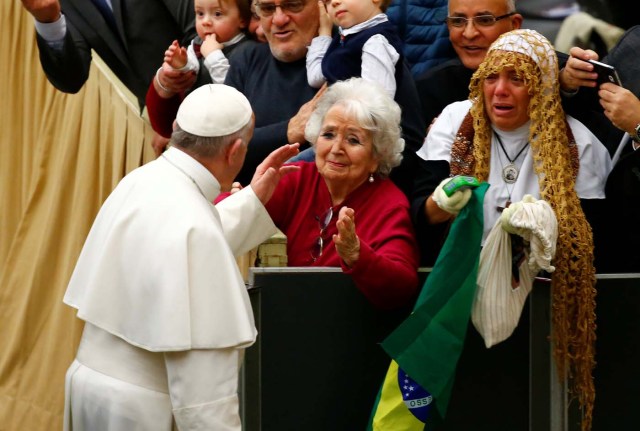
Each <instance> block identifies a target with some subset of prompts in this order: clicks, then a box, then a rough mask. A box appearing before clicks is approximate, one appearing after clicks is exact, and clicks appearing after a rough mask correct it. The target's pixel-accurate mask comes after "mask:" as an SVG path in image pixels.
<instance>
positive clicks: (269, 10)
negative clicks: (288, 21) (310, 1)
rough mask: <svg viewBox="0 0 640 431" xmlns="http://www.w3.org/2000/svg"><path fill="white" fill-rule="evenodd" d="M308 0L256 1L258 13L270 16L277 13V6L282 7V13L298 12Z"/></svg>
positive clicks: (265, 16) (266, 16)
mask: <svg viewBox="0 0 640 431" xmlns="http://www.w3.org/2000/svg"><path fill="white" fill-rule="evenodd" d="M306 4H307V2H306V1H303V0H289V1H283V2H280V3H273V2H255V4H254V6H255V8H256V13H257V14H258V15H259V16H261V17H262V18H268V17H270V16H271V15H273V14H274V13H276V8H280V10H281V11H282V13H287V12H289V13H298V12H301V11H302V9H304V7H305V5H306Z"/></svg>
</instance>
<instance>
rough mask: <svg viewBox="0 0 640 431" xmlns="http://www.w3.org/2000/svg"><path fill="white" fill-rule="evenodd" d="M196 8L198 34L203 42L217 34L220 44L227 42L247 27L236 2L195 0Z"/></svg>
mask: <svg viewBox="0 0 640 431" xmlns="http://www.w3.org/2000/svg"><path fill="white" fill-rule="evenodd" d="M194 6H195V10H196V32H197V33H198V36H200V38H201V39H202V40H205V39H206V37H207V36H209V35H210V34H215V35H216V40H217V41H218V42H220V43H222V42H227V41H229V40H231V39H232V38H233V37H234V36H236V35H237V34H239V33H240V32H241V31H242V29H243V28H246V26H247V23H246V22H245V21H244V19H242V17H241V16H240V10H239V9H238V6H237V5H236V2H235V1H234V0H226V1H221V0H195V2H194Z"/></svg>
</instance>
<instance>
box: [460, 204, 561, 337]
mask: <svg viewBox="0 0 640 431" xmlns="http://www.w3.org/2000/svg"><path fill="white" fill-rule="evenodd" d="M509 233H515V234H517V235H519V236H521V237H522V238H523V239H524V240H525V251H524V255H525V259H527V260H528V265H526V266H525V265H520V268H519V275H520V284H519V286H518V287H516V288H513V287H512V285H511V280H512V272H511V258H512V256H511V238H510V237H509ZM557 237H558V226H557V221H556V218H555V214H554V212H553V210H552V209H551V207H550V206H549V204H547V203H546V202H545V201H542V200H535V199H534V198H533V197H532V196H530V195H526V196H525V197H524V198H523V200H522V201H521V202H517V203H514V204H512V205H511V206H509V208H507V209H505V210H504V211H503V213H502V216H501V218H500V219H499V220H498V222H496V224H495V225H494V227H493V229H492V230H491V232H490V233H489V236H488V237H487V241H486V243H485V245H484V247H483V249H482V251H481V253H480V264H479V268H478V280H477V284H478V288H477V289H476V297H475V300H474V303H473V307H472V310H471V321H472V322H473V325H474V326H475V328H476V329H477V330H478V332H479V333H480V335H482V338H483V339H484V342H485V346H487V348H489V347H491V346H493V345H495V344H498V343H499V342H501V341H504V340H506V339H507V338H508V337H509V336H510V335H511V334H512V333H513V331H514V329H515V328H516V326H518V321H519V320H520V315H521V314H522V308H523V306H524V303H525V301H526V300H527V295H529V292H531V285H532V282H533V277H534V276H535V274H537V273H538V272H539V271H540V270H541V269H544V270H546V271H549V272H552V271H553V270H554V269H555V268H554V267H553V266H551V259H553V256H554V255H555V249H556V240H557Z"/></svg>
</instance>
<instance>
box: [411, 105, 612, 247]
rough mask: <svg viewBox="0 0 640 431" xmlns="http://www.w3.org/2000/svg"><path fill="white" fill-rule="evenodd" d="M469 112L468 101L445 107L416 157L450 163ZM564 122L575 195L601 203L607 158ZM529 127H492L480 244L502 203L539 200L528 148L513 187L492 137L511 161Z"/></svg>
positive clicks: (581, 129)
mask: <svg viewBox="0 0 640 431" xmlns="http://www.w3.org/2000/svg"><path fill="white" fill-rule="evenodd" d="M470 108H471V101H469V100H465V101H462V102H454V103H452V104H450V105H449V106H447V107H446V108H445V109H444V110H443V111H442V113H441V114H440V116H439V117H438V118H437V120H436V121H435V123H434V124H433V125H432V126H431V130H430V131H429V134H428V135H427V137H426V139H425V141H424V144H423V145H422V147H421V148H420V149H419V150H418V152H417V154H418V156H419V157H421V158H422V159H424V160H445V161H447V162H449V161H450V159H451V147H452V145H453V142H454V139H455V136H456V133H457V132H458V130H459V129H460V125H461V124H462V121H463V120H464V117H465V116H466V115H467V113H468V112H469V109H470ZM567 121H568V123H569V127H571V131H572V132H573V136H574V138H575V140H576V144H577V146H578V154H579V156H580V169H579V171H578V177H577V178H576V192H577V194H578V197H580V198H582V199H603V198H604V197H605V195H604V187H605V183H606V180H607V176H608V175H609V172H610V171H611V158H610V156H609V153H608V151H607V149H606V148H605V146H604V145H603V144H602V143H601V142H600V141H599V140H598V138H596V137H595V135H594V134H593V133H591V132H590V131H589V129H587V128H586V127H585V126H584V125H583V124H582V123H580V122H579V121H578V120H576V119H575V118H573V117H570V116H567ZM529 125H530V123H526V124H525V125H523V126H521V127H519V128H518V129H516V130H512V131H504V130H500V129H497V128H496V127H495V126H494V127H493V131H494V135H493V139H492V141H491V164H490V168H489V169H490V171H489V180H488V183H489V185H490V187H489V189H488V190H487V193H486V195H485V198H484V234H483V237H482V242H483V244H484V241H485V239H486V237H487V235H488V234H489V231H490V230H491V228H492V227H493V225H494V224H495V223H496V221H497V220H498V218H499V217H500V212H499V211H498V207H499V206H500V207H504V206H505V204H506V202H507V201H508V200H510V201H511V202H517V201H520V200H522V197H523V196H524V195H525V194H530V195H532V196H534V197H536V198H538V199H539V198H540V189H539V187H538V177H537V175H536V174H535V172H534V170H533V155H532V153H531V146H527V148H525V149H524V151H523V152H522V153H521V154H520V155H519V156H518V157H517V159H516V160H514V164H515V165H516V167H517V168H518V169H519V171H520V172H519V175H518V178H517V180H516V182H515V183H513V184H507V183H506V182H505V181H504V180H503V179H502V169H503V168H504V166H506V165H507V164H508V163H509V161H508V160H507V157H506V156H505V154H504V152H503V150H502V149H501V148H500V145H499V144H498V141H497V139H496V134H498V135H499V136H500V139H501V140H502V143H503V145H504V148H505V151H506V152H507V154H509V158H510V159H511V160H513V158H514V157H515V156H516V154H518V152H519V151H520V150H521V149H522V148H523V147H524V146H525V145H526V144H527V140H528V138H529Z"/></svg>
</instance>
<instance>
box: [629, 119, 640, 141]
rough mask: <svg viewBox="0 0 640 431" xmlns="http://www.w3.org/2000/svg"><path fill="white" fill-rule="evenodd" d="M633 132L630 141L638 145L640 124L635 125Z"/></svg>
mask: <svg viewBox="0 0 640 431" xmlns="http://www.w3.org/2000/svg"><path fill="white" fill-rule="evenodd" d="M634 130H635V133H634V134H633V136H631V139H633V140H634V141H636V142H639V143H640V123H638V124H637V125H636V128H635V129H634Z"/></svg>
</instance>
